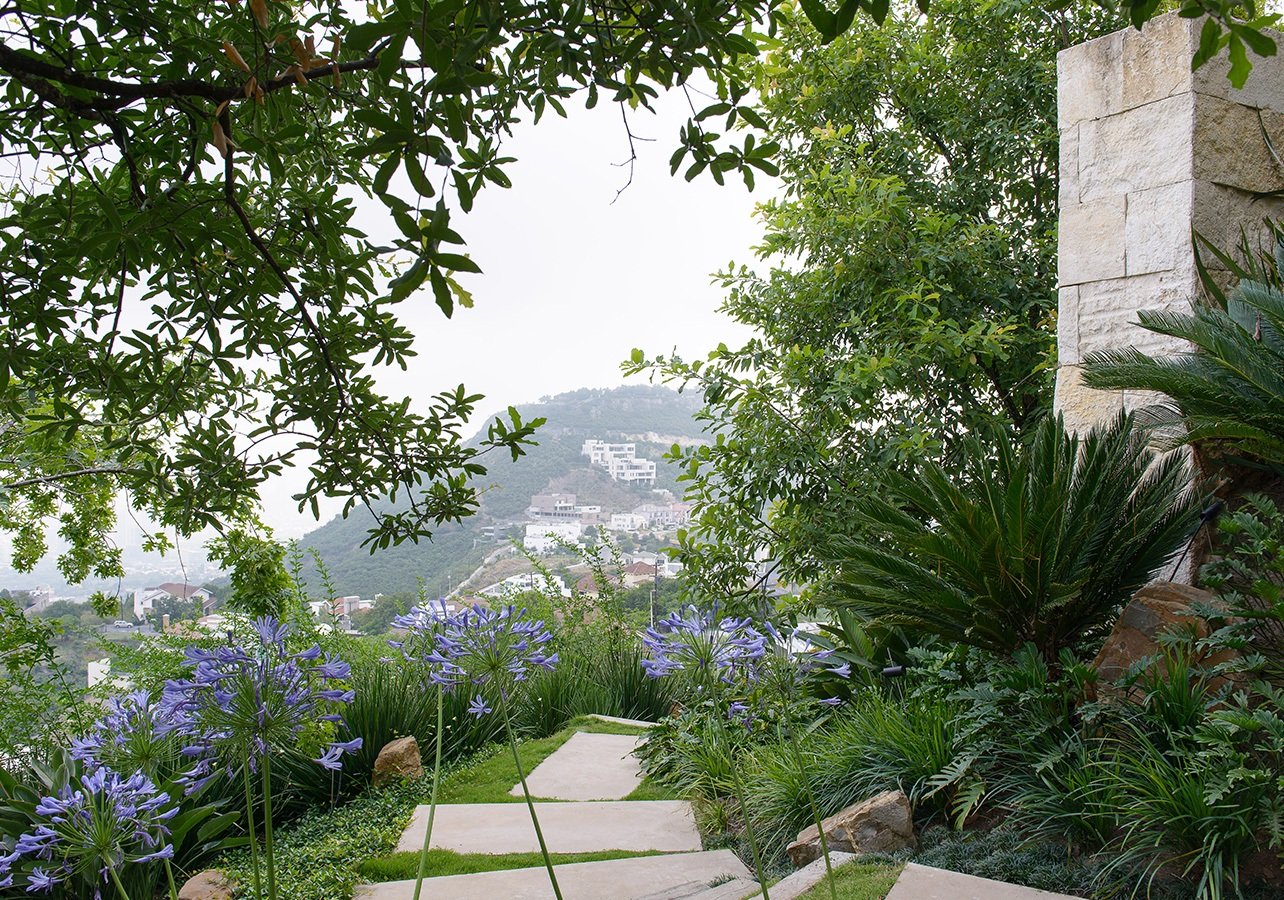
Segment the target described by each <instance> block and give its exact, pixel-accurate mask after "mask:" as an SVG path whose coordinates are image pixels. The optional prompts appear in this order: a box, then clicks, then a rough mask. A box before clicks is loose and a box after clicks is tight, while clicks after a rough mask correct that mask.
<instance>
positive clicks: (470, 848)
mask: <svg viewBox="0 0 1284 900" xmlns="http://www.w3.org/2000/svg"><path fill="white" fill-rule="evenodd" d="M599 718H603V719H605V718H606V717H604V716H602V717H599ZM608 721H620V722H622V723H624V724H631V725H639V726H646V725H648V724H650V723H646V722H634V721H632V720H608ZM639 740H640V738H638V737H635V736H632V735H613V734H589V733H587V732H577V733H576V734H574V735H573V736H572V737H571V739H570V740H569V741H567V742H566V743H565V744H563V745H562V746H561V747H559V748H558V749H557V750H556V751H555V752H553V753H552V754H550V755H549V756H548V758H547V759H545V760H544V761H543V762H542V763H540V765H538V766H537V767H536V768H535V770H534V771H533V772H531V773H530V775H528V776H527V779H526V780H527V783H528V784H529V785H530V788H531V795H532V796H534V797H539V798H541V800H540V801H539V802H536V804H535V810H536V814H537V815H538V816H539V821H540V827H541V829H542V830H543V832H544V839H545V841H546V842H547V843H548V849H549V852H551V853H591V852H596V851H604V850H628V851H639V852H640V851H659V853H658V854H657V855H653V856H639V857H632V858H628V859H612V860H603V861H601V862H585V863H571V864H567V865H559V866H558V867H557V881H558V884H559V886H560V887H561V889H562V895H563V897H564V898H565V900H742V898H745V897H751V896H761V894H760V893H759V886H758V882H757V881H756V880H754V877H753V874H752V873H751V872H750V871H749V869H748V868H746V866H745V864H744V863H743V862H741V861H740V860H739V859H738V858H737V857H736V855H735V854H734V853H732V852H731V851H730V850H709V851H702V850H701V849H700V847H701V842H700V834H699V832H698V831H697V830H696V827H695V818H694V816H693V815H692V812H691V806H690V804H688V803H686V802H685V801H678V800H634V801H628V800H625V799H624V798H625V797H627V796H628V795H629V794H631V793H632V792H633V791H634V790H635V789H636V788H637V786H638V785H639V784H640V783H641V781H642V773H641V769H640V767H639V766H638V763H637V760H636V759H635V758H634V757H633V755H632V751H633V749H634V747H636V746H637V743H638V741H639ZM511 793H512V794H513V795H514V796H517V797H520V796H521V793H522V789H521V785H516V786H514V788H513V790H512V791H511ZM427 816H428V807H426V806H420V807H419V808H417V809H416V810H415V813H414V815H413V816H412V817H411V820H410V824H409V825H408V826H407V827H406V830H405V832H404V833H403V834H402V836H401V840H400V842H399V843H398V845H397V849H398V850H410V851H418V850H419V848H420V847H421V846H423V838H424V827H425V823H426V821H427ZM432 846H433V847H435V848H440V849H444V850H453V851H455V852H457V853H490V854H502V853H528V852H538V850H539V844H538V841H537V840H536V837H535V829H534V826H533V825H531V820H530V814H529V812H528V811H527V809H526V804H525V803H460V804H443V805H440V806H438V807H437V816H436V819H435V820H434V822H433V835H432ZM851 858H853V857H850V856H848V855H847V854H834V864H835V865H838V864H840V863H841V862H845V861H847V859H851ZM822 867H823V861H822V860H817V861H816V862H815V863H813V864H812V865H810V866H807V867H805V868H803V869H800V870H798V871H797V872H795V873H794V874H793V875H791V876H789V877H788V878H786V879H785V880H784V881H782V882H779V883H778V884H777V885H776V886H774V887H773V888H772V894H771V896H772V898H773V900H777V898H778V900H788V898H793V897H796V896H798V895H799V894H801V893H803V892H804V891H806V889H807V888H808V887H810V886H811V885H812V884H815V883H818V882H819V881H820V880H821V879H823V878H824V869H823V868H822ZM414 888H415V883H414V881H390V882H384V883H382V884H367V885H359V886H358V887H357V889H356V892H355V894H354V900H410V898H411V897H412V896H413V895H414ZM553 896H554V895H553V889H552V887H551V886H550V884H549V881H548V872H547V871H545V869H544V867H543V866H538V867H533V868H526V869H509V870H506V871H499V872H479V873H475V874H471V875H446V876H439V877H436V878H428V879H425V880H424V886H423V893H422V894H421V897H422V898H425V900H439V898H444V900H552V898H553ZM887 900H1072V898H1069V897H1066V896H1064V895H1061V894H1049V893H1046V892H1044V891H1036V890H1034V889H1032V888H1025V887H1019V886H1017V885H1013V884H1004V883H1002V882H998V881H988V880H986V879H984V878H974V877H972V876H970V875H960V874H958V873H957V872H947V871H945V870H943V869H933V868H930V867H928V866H920V865H916V864H914V863H910V864H909V865H908V866H906V867H905V871H904V872H903V873H902V875H901V877H900V878H899V879H898V880H897V882H896V885H895V887H893V888H892V891H891V893H889V894H888V895H887Z"/></svg>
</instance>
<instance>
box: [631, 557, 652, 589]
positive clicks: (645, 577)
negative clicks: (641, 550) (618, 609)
mask: <svg viewBox="0 0 1284 900" xmlns="http://www.w3.org/2000/svg"><path fill="white" fill-rule="evenodd" d="M655 573H656V567H655V566H653V565H649V564H647V563H644V562H635V563H633V564H632V565H630V566H628V567H626V568H625V570H624V586H625V587H626V588H631V587H637V586H638V585H640V584H651V583H653V582H654V581H655V577H656V575H655Z"/></svg>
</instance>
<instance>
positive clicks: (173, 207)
mask: <svg viewBox="0 0 1284 900" xmlns="http://www.w3.org/2000/svg"><path fill="white" fill-rule="evenodd" d="M771 5H772V4H771V3H770V2H769V0H743V2H739V0H738V2H725V0H706V2H696V3H691V2H685V0H684V2H661V3H651V4H642V5H637V6H635V5H633V4H630V3H613V2H612V3H596V2H595V3H584V2H580V3H572V4H567V5H556V6H550V5H547V4H542V3H525V2H516V0H499V2H485V3H477V2H465V0H444V2H419V0H372V2H370V3H366V4H359V5H357V6H353V5H351V4H339V3H334V4H330V3H315V2H307V3H303V4H300V5H291V4H285V3H280V2H276V0H247V2H244V3H242V2H239V0H233V2H229V3H215V4H207V3H195V4H194V3H191V2H189V0H161V2H158V3H148V4H137V3H128V2H122V0H103V2H94V3H77V2H70V0H16V2H13V3H7V2H6V3H0V73H2V74H3V79H0V85H2V87H0V90H2V92H3V93H2V94H0V158H3V159H4V160H5V162H4V165H5V166H6V170H7V171H6V174H7V175H9V176H10V177H9V178H7V179H6V187H5V190H4V192H3V195H2V196H0V272H3V276H2V277H0V311H2V312H3V315H2V316H0V483H3V484H4V485H5V491H4V493H3V496H2V498H0V499H2V503H0V527H5V528H6V529H7V530H9V531H11V532H13V533H14V535H15V539H16V540H15V543H16V545H17V548H18V552H17V554H16V558H17V562H18V563H19V564H20V565H30V564H31V563H32V561H33V560H35V559H38V558H39V557H40V556H41V555H43V553H44V552H45V549H46V545H45V532H44V523H45V522H47V521H48V520H49V519H50V518H51V517H54V516H61V518H60V526H61V530H62V534H63V537H65V538H66V539H67V540H68V541H69V542H70V543H71V545H72V551H71V553H69V554H68V555H67V556H65V557H64V558H63V560H62V561H61V562H62V563H63V567H64V569H65V570H66V572H67V574H68V575H69V577H72V578H73V579H78V578H82V577H84V576H85V575H86V574H87V572H88V571H90V570H95V571H96V572H97V573H98V574H100V575H106V574H111V573H113V572H116V571H118V570H119V559H118V558H117V557H115V556H113V554H112V552H111V547H110V544H109V542H108V541H107V539H106V537H107V535H108V533H109V532H110V530H111V527H112V524H113V510H112V503H111V498H112V497H113V495H114V494H116V493H117V492H118V491H124V492H126V493H127V494H128V495H129V497H130V501H131V502H132V504H133V505H134V506H135V507H136V508H138V509H141V510H145V511H147V512H148V513H150V514H152V515H153V516H154V518H155V520H156V521H157V522H159V523H160V524H161V525H162V526H165V527H166V528H173V529H176V530H177V531H178V532H180V533H191V532H193V531H196V530H199V529H201V528H203V527H206V526H211V525H227V526H228V527H231V526H232V525H235V523H237V522H238V521H241V520H242V519H244V518H245V516H246V515H247V510H248V509H249V508H250V507H251V506H252V505H253V502H254V500H255V499H256V496H257V490H258V488H259V486H260V485H261V484H262V482H263V481H264V480H265V479H267V478H270V477H272V476H274V475H276V474H278V473H279V472H280V471H281V470H282V469H283V468H284V467H286V466H289V465H292V464H300V463H302V464H305V465H306V466H307V468H308V480H307V484H306V487H305V488H304V489H303V490H302V492H301V493H300V495H299V496H298V500H299V502H300V506H301V507H303V508H305V507H307V506H309V505H310V506H311V507H312V509H313V510H314V511H315V510H316V508H317V503H318V501H319V500H320V499H321V498H322V497H342V498H345V500H346V501H347V507H346V509H347V510H350V509H352V508H353V506H354V505H358V504H364V505H366V506H369V507H371V508H372V509H371V511H372V512H374V511H375V504H376V501H377V500H378V499H379V498H382V497H385V496H387V495H389V494H392V495H394V497H409V498H410V499H411V500H412V501H413V502H412V503H411V504H409V506H403V507H397V511H396V512H390V511H388V510H389V507H386V506H385V507H378V510H379V512H378V516H377V527H376V529H375V531H374V533H373V534H372V536H371V537H372V540H373V541H374V543H375V544H376V545H387V544H389V543H391V542H396V541H401V540H404V539H406V538H417V537H419V536H421V535H425V534H428V533H430V532H431V531H432V530H433V528H435V527H436V526H437V525H440V524H441V523H443V522H449V521H455V520H458V519H459V518H461V517H463V516H465V515H467V514H469V513H470V512H471V511H472V510H474V509H475V508H476V496H475V492H474V490H473V488H472V487H471V485H470V480H471V479H472V478H474V477H476V476H478V475H480V474H482V473H483V472H484V471H485V469H484V467H483V465H482V463H481V460H480V459H479V457H481V456H482V455H483V454H484V453H486V452H488V451H491V450H498V451H500V452H502V453H503V454H505V455H512V456H514V457H515V456H517V455H519V454H520V453H521V452H522V448H523V446H524V445H525V444H527V443H529V441H530V438H531V436H532V433H533V427H532V426H533V425H535V424H536V423H528V422H525V421H522V420H521V419H520V417H518V416H517V415H516V413H515V412H512V411H511V410H510V414H509V415H508V416H505V417H502V418H500V419H498V420H496V421H495V422H494V423H493V424H492V425H491V427H490V429H489V433H488V434H487V436H486V439H485V440H484V441H482V443H481V446H480V447H469V446H465V445H464V442H463V439H462V438H463V436H462V432H461V429H462V428H463V426H464V425H465V423H466V421H467V419H468V417H469V415H470V414H471V413H472V412H473V410H474V408H475V405H476V403H477V402H478V400H479V399H480V397H478V396H476V395H472V394H469V393H468V392H467V391H466V390H465V389H464V388H463V387H462V386H461V387H459V388H457V389H452V390H447V391H443V392H441V393H439V394H437V395H436V396H434V397H432V398H425V397H416V398H413V402H412V399H411V398H406V399H404V400H403V399H401V398H394V397H387V396H384V395H383V394H382V393H380V391H379V390H378V388H377V386H376V383H375V381H374V377H373V375H374V372H375V371H377V370H378V369H379V368H380V367H385V366H399V367H403V368H404V367H405V365H406V364H407V361H408V359H409V358H410V357H412V356H413V355H414V352H415V351H414V348H413V341H414V336H413V335H412V334H411V332H410V331H409V330H408V329H407V328H406V327H405V325H404V324H402V323H401V322H400V321H399V320H398V318H397V310H398V307H399V305H400V304H402V303H404V302H406V301H408V300H410V299H411V298H412V297H417V296H419V294H420V293H428V292H430V295H431V297H432V298H433V299H434V300H435V302H436V304H437V305H438V306H440V307H441V310H442V312H443V313H445V314H446V315H447V316H449V315H450V313H451V312H452V311H453V309H454V308H455V307H456V306H459V305H463V306H467V305H470V304H471V298H470V296H469V294H468V292H467V290H466V289H465V288H464V287H463V285H462V284H461V283H460V281H459V279H458V276H459V275H460V274H461V273H465V274H466V273H472V272H477V271H478V267H477V265H476V264H475V263H474V262H473V261H472V260H471V259H470V258H469V257H468V256H467V255H465V254H464V253H463V252H462V250H461V247H460V245H461V244H462V243H463V238H462V237H461V235H460V234H459V233H458V232H457V231H456V230H455V226H454V223H453V222H452V212H453V211H458V210H462V211H464V212H467V211H468V210H469V209H470V208H471V207H472V205H473V202H474V199H475V197H476V196H477V194H478V193H479V192H480V191H481V189H482V188H483V187H484V186H486V185H497V186H499V187H507V186H508V185H509V183H510V182H509V177H508V175H507V174H506V172H505V170H506V167H507V165H508V163H510V162H512V159H511V158H510V157H508V156H506V155H505V153H504V150H503V143H504V140H505V138H506V137H507V136H508V135H509V133H510V130H511V128H512V126H513V125H514V124H515V123H516V122H517V121H519V120H520V119H523V118H534V119H536V120H538V119H539V117H540V116H541V115H543V114H545V113H546V112H548V111H549V110H552V111H555V112H557V113H559V114H562V113H563V112H564V104H565V103H566V102H568V101H569V99H570V98H571V97H572V96H573V95H574V94H576V93H577V92H579V93H581V94H582V96H584V97H585V98H586V100H587V102H588V103H589V104H590V105H591V104H594V103H596V102H599V101H608V102H616V103H619V104H620V106H621V109H622V110H624V111H625V112H626V113H627V112H629V110H630V109H631V108H636V107H639V106H646V105H647V104H648V103H649V102H650V100H651V99H652V98H653V97H654V96H656V94H657V91H658V90H659V89H661V88H664V87H670V86H673V85H678V84H682V83H684V82H685V81H686V80H687V79H688V78H690V77H691V76H692V75H693V74H694V73H696V72H704V73H706V74H707V75H708V76H709V77H710V78H711V79H712V81H713V82H714V84H716V86H717V89H718V91H719V93H720V94H721V95H722V96H721V98H720V100H721V101H725V103H726V104H727V110H731V109H732V108H734V107H735V106H738V105H739V104H740V103H741V101H742V99H743V97H744V96H745V94H746V92H747V89H748V88H747V83H746V80H745V78H744V76H743V72H742V69H743V67H744V63H745V62H746V61H747V60H749V59H750V58H751V57H752V56H753V54H754V53H755V50H756V47H755V39H754V36H753V35H754V31H753V29H754V28H756V27H759V23H761V22H762V20H763V18H764V17H765V16H766V15H767V14H768V11H769V9H770V7H771ZM682 141H683V152H685V154H686V155H687V156H688V157H689V159H690V163H691V165H694V166H697V167H699V168H701V169H709V170H711V171H713V172H714V173H715V175H716V176H717V177H718V179H719V180H721V179H722V178H723V175H724V173H727V172H730V171H732V170H735V169H741V168H744V169H748V168H752V167H753V166H757V167H759V168H765V169H770V165H771V164H770V163H769V162H767V161H766V157H767V155H768V154H769V153H770V150H771V148H770V147H765V146H763V145H762V144H758V145H755V144H754V143H753V142H752V141H746V142H744V143H742V144H741V145H740V146H738V147H737V146H731V145H729V144H728V142H727V141H722V140H720V139H719V135H718V134H717V133H715V132H714V131H713V130H712V129H711V128H709V127H707V126H705V125H701V124H699V123H695V122H693V123H692V124H691V125H690V126H689V127H688V128H687V129H686V130H684V132H683V135H682ZM363 194H364V195H368V196H369V197H372V198H374V199H375V200H377V201H378V202H379V203H381V204H382V206H383V208H384V213H385V215H386V218H385V219H384V220H383V221H382V222H379V223H377V226H376V228H375V229H373V230H371V231H369V232H367V230H366V227H367V226H366V225H365V223H364V221H358V217H357V216H356V215H355V213H356V209H357V205H356V201H357V200H358V198H359V197H360V196H361V195H363ZM366 218H367V219H368V217H366ZM421 289H422V291H421Z"/></svg>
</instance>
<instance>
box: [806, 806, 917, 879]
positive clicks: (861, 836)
mask: <svg viewBox="0 0 1284 900" xmlns="http://www.w3.org/2000/svg"><path fill="white" fill-rule="evenodd" d="M821 825H822V826H823V827H824V829H825V841H826V842H827V843H828V845H829V849H830V851H831V852H832V851H839V852H842V853H856V854H861V853H895V852H896V851H898V850H904V849H905V848H906V847H913V846H915V844H916V843H917V842H916V840H915V838H914V817H913V810H912V809H911V808H910V802H909V798H908V797H906V796H905V794H904V792H903V791H887V792H885V793H882V794H879V795H878V796H876V797H870V798H869V799H868V800H864V801H862V802H860V803H856V804H853V805H852V806H849V807H847V808H846V809H844V810H843V811H842V812H839V813H836V814H834V815H832V816H830V817H829V818H828V819H825V820H824V821H823V822H821ZM786 852H787V853H788V854H789V858H790V860H792V861H793V864H794V865H795V866H805V865H807V864H808V863H809V862H812V861H813V860H816V859H819V858H820V832H819V831H818V830H817V829H816V826H815V825H811V826H808V827H807V828H805V829H803V830H802V831H801V832H800V833H799V835H798V838H797V839H796V840H795V841H794V842H793V843H792V844H790V845H789V847H788V848H786Z"/></svg>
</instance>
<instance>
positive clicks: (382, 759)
mask: <svg viewBox="0 0 1284 900" xmlns="http://www.w3.org/2000/svg"><path fill="white" fill-rule="evenodd" d="M423 774H424V764H423V760H421V759H420V757H419V742H418V741H416V740H415V739H414V737H412V736H406V737H403V738H397V739H396V740H395V741H389V742H388V743H386V744H384V745H383V749H382V750H380V751H379V756H378V757H377V758H376V759H375V764H374V786H375V787H383V786H384V785H386V784H389V783H390V782H393V781H395V780H397V779H399V778H407V779H411V780H413V779H416V778H421V777H423Z"/></svg>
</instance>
